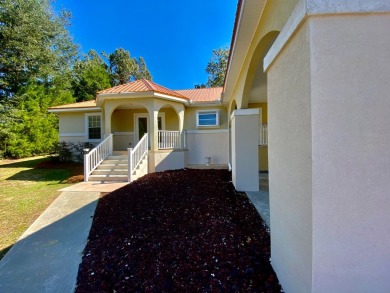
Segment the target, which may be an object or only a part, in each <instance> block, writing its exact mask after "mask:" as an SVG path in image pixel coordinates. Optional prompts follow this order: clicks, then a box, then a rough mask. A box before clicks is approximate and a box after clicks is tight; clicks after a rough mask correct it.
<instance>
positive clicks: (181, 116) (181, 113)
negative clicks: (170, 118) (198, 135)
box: [177, 107, 185, 148]
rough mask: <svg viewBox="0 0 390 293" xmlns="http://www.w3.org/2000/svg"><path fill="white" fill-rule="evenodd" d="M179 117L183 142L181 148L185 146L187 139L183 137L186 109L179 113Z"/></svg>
mask: <svg viewBox="0 0 390 293" xmlns="http://www.w3.org/2000/svg"><path fill="white" fill-rule="evenodd" d="M177 114H178V116H179V132H180V141H181V147H182V148H183V146H185V142H184V140H185V137H184V136H183V128H184V107H183V109H182V110H181V111H180V112H178V113H177Z"/></svg>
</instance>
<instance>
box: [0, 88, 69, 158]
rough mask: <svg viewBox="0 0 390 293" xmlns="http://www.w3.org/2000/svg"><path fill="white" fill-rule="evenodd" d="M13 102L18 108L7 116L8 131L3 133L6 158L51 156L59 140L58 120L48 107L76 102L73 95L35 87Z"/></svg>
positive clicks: (54, 89) (66, 91)
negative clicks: (43, 154) (51, 151)
mask: <svg viewBox="0 0 390 293" xmlns="http://www.w3.org/2000/svg"><path fill="white" fill-rule="evenodd" d="M12 101H14V102H16V104H17V106H16V107H11V111H8V112H7V114H8V117H9V119H8V121H7V123H8V124H7V127H6V128H1V129H3V131H1V130H0V134H1V135H2V136H3V139H4V140H3V146H2V148H3V149H2V150H3V152H4V153H5V155H7V156H10V157H15V158H19V157H27V156H32V155H37V154H42V153H48V152H50V150H51V149H52V147H53V146H54V145H55V143H56V142H57V140H58V118H57V117H56V116H55V115H54V114H51V113H48V112H47V110H48V107H50V106H54V105H59V104H63V103H71V102H73V101H74V98H73V96H72V94H71V92H70V91H68V90H61V89H57V88H55V87H51V88H47V87H45V86H44V85H42V84H41V85H38V84H36V83H31V84H30V85H28V86H27V87H25V88H23V89H21V90H20V91H19V95H18V96H15V97H14V99H12ZM10 114H11V115H10Z"/></svg>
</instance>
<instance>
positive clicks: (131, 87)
mask: <svg viewBox="0 0 390 293" xmlns="http://www.w3.org/2000/svg"><path fill="white" fill-rule="evenodd" d="M222 91H223V88H222V87H215V88H202V89H189V90H177V91H173V90H170V89H167V88H165V87H163V86H160V85H158V84H156V83H154V82H152V81H149V80H146V79H141V80H137V81H133V82H130V83H126V84H122V85H118V86H114V87H112V88H109V89H105V90H102V91H99V92H98V93H97V94H98V95H99V94H120V93H137V92H156V93H160V94H165V95H169V96H174V97H178V98H181V99H185V100H190V101H191V102H192V103H202V102H215V101H218V100H220V99H221V94H222ZM93 107H96V100H92V101H85V102H79V103H73V104H67V105H61V106H56V107H50V108H49V110H52V109H53V110H55V109H77V108H93Z"/></svg>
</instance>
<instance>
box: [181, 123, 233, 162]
mask: <svg viewBox="0 0 390 293" xmlns="http://www.w3.org/2000/svg"><path fill="white" fill-rule="evenodd" d="M228 146H229V133H228V131H227V129H226V130H220V131H207V130H204V131H201V130H200V131H198V132H196V133H187V149H188V154H187V163H188V164H190V165H204V164H206V157H211V161H210V164H211V165H227V164H228V163H229V156H228Z"/></svg>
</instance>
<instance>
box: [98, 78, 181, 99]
mask: <svg viewBox="0 0 390 293" xmlns="http://www.w3.org/2000/svg"><path fill="white" fill-rule="evenodd" d="M140 92H156V93H159V94H164V95H169V96H174V97H177V98H181V99H186V100H187V99H188V98H187V97H185V96H183V95H181V94H180V93H178V92H176V91H173V90H170V89H168V88H166V87H163V86H161V85H159V84H157V83H154V82H152V81H150V80H146V79H140V80H136V81H133V82H129V83H125V84H121V85H117V86H114V87H112V88H109V89H105V90H102V91H99V92H98V93H97V94H98V95H101V94H123V93H140Z"/></svg>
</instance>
